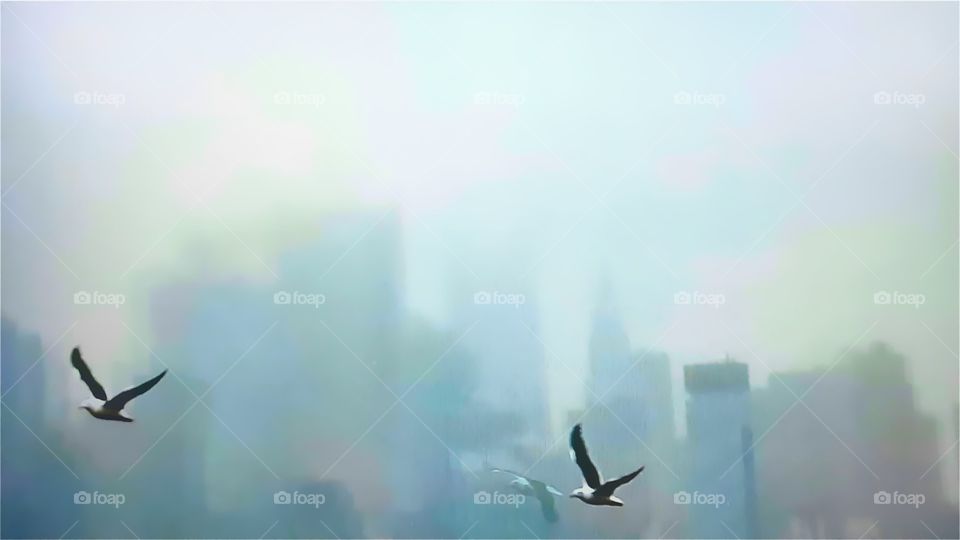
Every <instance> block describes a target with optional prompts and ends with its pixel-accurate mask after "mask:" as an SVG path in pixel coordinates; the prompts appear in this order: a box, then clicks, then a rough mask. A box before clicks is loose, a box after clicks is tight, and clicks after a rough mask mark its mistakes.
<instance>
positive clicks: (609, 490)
mask: <svg viewBox="0 0 960 540" xmlns="http://www.w3.org/2000/svg"><path fill="white" fill-rule="evenodd" d="M570 457H571V458H573V461H574V462H575V463H576V464H577V467H580V473H581V474H582V475H583V487H580V488H577V489H575V490H573V493H571V494H570V496H571V497H573V498H576V499H580V500H581V501H583V502H585V503H587V504H592V505H594V506H623V501H621V500H620V499H618V498H617V497H614V496H613V492H614V490H616V489H617V488H618V487H620V486H622V485H624V484H626V483H627V482H629V481H631V480H633V479H634V478H636V477H637V475H638V474H640V473H641V472H643V467H640V468H639V469H637V470H635V471H633V472H632V473H630V474H627V475H624V476H621V477H620V478H614V479H613V480H608V481H606V482H604V481H603V477H601V476H600V471H598V470H597V467H596V465H594V464H593V462H592V461H590V455H589V454H587V444H586V443H585V442H583V433H582V430H581V428H580V424H577V425H575V426H573V430H572V431H571V432H570Z"/></svg>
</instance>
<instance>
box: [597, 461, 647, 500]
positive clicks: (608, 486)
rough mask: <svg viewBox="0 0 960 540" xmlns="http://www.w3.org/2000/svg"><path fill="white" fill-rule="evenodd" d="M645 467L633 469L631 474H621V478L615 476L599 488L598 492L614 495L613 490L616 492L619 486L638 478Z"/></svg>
mask: <svg viewBox="0 0 960 540" xmlns="http://www.w3.org/2000/svg"><path fill="white" fill-rule="evenodd" d="M643 469H644V467H640V468H639V469H637V470H635V471H633V472H632V473H630V474H625V475H623V476H621V477H620V478H614V479H613V480H609V481H608V482H607V483H605V484H603V487H602V488H601V489H600V490H598V494H600V495H604V494H606V495H613V492H614V491H615V490H616V489H617V488H618V487H620V486H622V485H624V484H626V483H627V482H629V481H631V480H633V479H634V478H636V477H637V475H638V474H640V473H642V472H643Z"/></svg>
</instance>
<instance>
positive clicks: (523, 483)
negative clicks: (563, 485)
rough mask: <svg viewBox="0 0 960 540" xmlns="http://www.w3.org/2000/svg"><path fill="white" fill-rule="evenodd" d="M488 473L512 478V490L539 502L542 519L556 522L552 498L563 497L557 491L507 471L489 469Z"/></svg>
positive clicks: (556, 517)
mask: <svg viewBox="0 0 960 540" xmlns="http://www.w3.org/2000/svg"><path fill="white" fill-rule="evenodd" d="M490 472H495V473H504V474H509V475H510V476H512V477H513V480H511V481H510V485H511V486H512V487H513V489H515V490H516V491H517V493H521V494H523V495H526V496H529V497H534V498H536V499H537V500H538V501H540V511H541V512H543V517H544V519H546V520H547V521H549V522H551V523H553V522H554V521H557V519H558V516H557V507H556V506H555V505H554V501H553V497H554V496H555V495H560V496H562V495H563V493H562V492H561V491H560V490H559V489H557V488H555V487H553V486H551V485H550V484H547V483H544V482H541V481H540V480H534V479H533V478H530V477H529V476H526V475H523V474H520V473H517V472H513V471H510V470H507V469H496V468H494V469H490Z"/></svg>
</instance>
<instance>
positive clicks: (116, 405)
mask: <svg viewBox="0 0 960 540" xmlns="http://www.w3.org/2000/svg"><path fill="white" fill-rule="evenodd" d="M70 363H71V364H72V365H73V367H74V368H76V370H77V371H78V372H79V373H80V380H82V381H83V382H84V384H86V385H87V388H89V389H90V393H91V394H93V398H91V399H85V400H84V401H83V403H81V404H80V408H81V409H86V411H87V412H88V413H90V415H91V416H93V417H94V418H99V419H101V420H115V421H117V422H133V418H130V417H129V416H126V415H124V414H123V412H122V411H123V407H124V405H126V404H127V403H129V402H130V400H132V399H133V398H135V397H137V396H139V395H141V394H144V393H145V392H146V391H147V390H150V389H151V388H153V387H154V385H156V384H157V383H158V382H160V379H162V378H163V376H164V375H166V374H167V370H163V373H161V374H159V375H157V376H156V377H154V378H152V379H150V380H149V381H147V382H145V383H141V384H139V385H137V386H132V387H130V388H127V389H126V390H124V391H123V392H120V393H119V394H117V395H115V396H113V397H112V398H109V399H108V398H107V392H106V391H105V390H104V389H103V386H102V385H101V384H100V383H99V382H97V379H96V378H94V376H93V372H91V371H90V368H89V367H87V363H86V362H84V360H83V356H81V355H80V348H79V347H74V348H73V352H71V353H70Z"/></svg>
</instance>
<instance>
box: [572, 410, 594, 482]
mask: <svg viewBox="0 0 960 540" xmlns="http://www.w3.org/2000/svg"><path fill="white" fill-rule="evenodd" d="M570 453H571V456H572V457H573V461H574V462H575V463H576V464H577V467H580V473H581V474H583V481H584V482H585V483H586V484H587V486H589V487H591V488H593V489H600V486H601V480H600V471H598V470H597V467H596V466H595V465H594V464H593V462H592V461H590V455H589V454H587V443H585V442H583V430H582V429H581V427H580V424H577V425H575V426H573V430H572V431H571V432H570Z"/></svg>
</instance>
